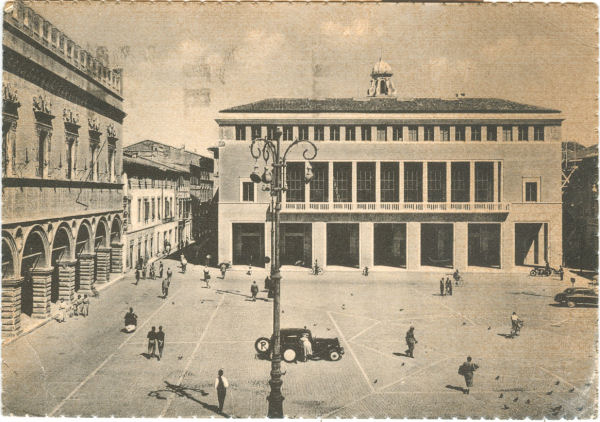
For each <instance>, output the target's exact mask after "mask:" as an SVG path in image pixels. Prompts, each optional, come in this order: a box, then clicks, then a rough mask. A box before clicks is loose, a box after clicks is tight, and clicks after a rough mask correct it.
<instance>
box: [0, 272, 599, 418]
mask: <svg viewBox="0 0 600 422" xmlns="http://www.w3.org/2000/svg"><path fill="white" fill-rule="evenodd" d="M168 265H170V266H172V267H174V266H175V265H176V263H175V262H169V263H168ZM214 274H215V275H216V271H214ZM215 275H213V283H212V286H211V287H212V288H211V289H207V288H204V283H202V282H201V281H200V277H201V268H200V267H196V266H191V269H188V273H187V274H185V275H183V274H181V273H179V272H176V273H175V275H174V280H173V283H172V284H171V292H170V296H169V298H168V299H162V298H161V297H160V294H161V293H160V282H159V281H158V280H155V281H150V280H142V281H141V282H140V284H139V285H138V286H135V285H134V284H133V283H132V281H133V280H132V277H131V276H128V277H126V278H125V279H124V280H122V281H119V282H117V283H116V284H114V285H112V286H110V287H108V288H107V289H105V290H103V291H102V292H101V297H100V299H97V300H96V299H94V300H93V302H92V304H91V308H90V316H89V317H88V318H87V319H83V318H79V319H71V320H69V321H68V322H67V323H65V324H58V323H56V322H51V323H49V324H47V325H45V326H43V327H41V328H39V329H38V330H36V331H35V332H33V333H31V334H29V335H27V336H24V337H22V338H20V339H18V340H17V341H14V342H13V343H11V344H9V345H7V346H5V347H3V350H2V352H3V356H2V357H3V366H2V374H3V394H2V402H3V413H4V414H5V415H8V414H14V415H25V414H29V415H40V416H41V415H53V416H57V415H67V416H77V415H82V416H111V415H114V416H120V417H126V416H140V417H141V416H147V417H157V416H166V417H176V416H182V417H192V416H198V417H211V416H218V415H217V413H216V404H217V399H216V392H215V390H214V385H213V384H214V379H215V377H216V373H217V370H218V369H219V368H223V369H224V370H225V375H226V376H227V378H228V379H229V381H230V388H229V390H228V392H227V400H226V403H225V409H224V411H225V413H226V415H229V416H236V417H247V416H253V417H264V416H265V415H266V410H267V401H266V396H267V395H268V390H269V386H268V378H269V370H270V363H269V362H268V361H266V360H261V359H258V358H257V356H256V355H255V351H254V341H255V340H256V339H257V338H258V337H261V336H268V335H270V332H271V327H272V302H271V301H270V300H269V301H267V300H258V301H257V302H252V301H250V300H249V294H250V284H251V281H252V280H253V279H256V280H257V282H259V284H260V285H262V280H263V279H264V271H261V270H255V271H254V273H253V275H252V276H248V275H246V274H245V272H243V271H232V272H230V273H228V274H227V276H226V279H225V280H220V279H219V278H215ZM283 275H284V281H283V285H282V309H283V311H282V312H283V313H282V327H303V326H307V327H308V328H310V329H311V330H312V332H313V335H315V336H317V337H339V339H340V341H341V343H342V346H343V347H344V348H345V351H346V353H345V355H344V357H343V358H342V359H341V360H340V361H338V362H329V361H325V360H323V361H310V362H307V363H290V364H285V365H284V366H285V370H286V374H285V376H284V377H283V395H284V396H285V401H284V411H285V413H286V415H288V416H290V417H299V416H303V417H325V418H334V417H343V418H349V417H354V416H356V417H359V418H367V417H378V418H383V417H388V416H389V417H394V418H402V417H408V418H425V417H446V418H450V417H468V416H470V417H499V418H524V417H527V416H529V417H532V418H542V417H547V418H557V419H558V418H561V417H565V418H573V417H575V416H578V417H580V418H591V417H593V416H594V415H596V413H597V400H596V397H597V371H596V357H597V326H596V321H597V309H596V308H575V309H568V308H562V307H556V306H553V304H552V301H553V295H554V294H555V293H556V292H558V291H560V290H562V289H564V288H565V287H567V286H566V284H567V283H566V282H562V283H561V282H560V281H559V280H557V279H548V278H530V277H529V276H527V275H525V274H501V273H488V274H482V273H478V274H476V273H471V274H466V276H465V277H466V280H467V285H466V286H464V287H458V288H455V290H454V295H453V296H451V297H441V296H439V288H438V282H437V281H438V280H439V277H440V276H441V273H407V272H397V273H377V272H374V273H372V274H371V275H370V276H369V277H363V276H361V275H360V272H335V273H333V272H330V273H326V274H324V275H321V276H318V277H315V276H312V275H310V274H309V273H308V270H307V271H300V272H298V271H288V272H284V274H283ZM259 296H260V297H261V298H262V299H264V298H265V297H266V293H265V292H261V293H260V295H259ZM129 306H133V308H134V310H135V312H136V313H137V314H138V316H139V324H140V325H139V327H138V331H137V332H136V333H134V334H125V333H122V332H121V331H120V330H121V328H122V322H123V316H124V314H125V312H126V310H127V308H128V307H129ZM513 310H514V311H516V312H517V313H518V314H519V316H520V317H521V318H523V319H524V321H525V327H524V329H523V331H522V335H521V336H520V337H518V338H515V339H509V338H506V334H508V333H509V332H510V323H509V317H510V314H511V313H512V311H513ZM153 325H154V326H158V325H162V326H163V327H164V330H165V331H166V346H165V355H164V357H163V359H162V360H161V361H160V362H158V361H157V360H156V359H153V360H147V359H146V358H145V357H144V356H143V355H142V353H144V352H145V350H146V339H145V337H146V333H147V331H148V330H149V329H150V327H151V326H153ZM410 325H413V326H414V327H415V336H416V338H417V340H418V344H417V346H416V350H415V358H414V359H410V358H407V357H405V356H404V355H403V354H404V350H405V349H406V344H405V341H404V335H405V333H406V331H407V329H408V327H409V326H410ZM467 355H470V356H472V357H473V359H474V361H475V362H476V363H477V364H479V366H480V369H479V370H478V371H477V372H476V373H475V381H474V388H472V390H471V394H470V395H465V394H462V392H461V391H459V390H460V388H462V387H463V386H464V380H463V379H462V377H461V376H459V375H458V374H457V369H458V366H459V365H460V364H461V363H462V362H463V361H464V360H465V358H466V356H467Z"/></svg>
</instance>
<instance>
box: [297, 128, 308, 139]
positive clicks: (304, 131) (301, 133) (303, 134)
mask: <svg viewBox="0 0 600 422" xmlns="http://www.w3.org/2000/svg"><path fill="white" fill-rule="evenodd" d="M298 139H300V140H302V141H306V140H308V125H300V126H298Z"/></svg>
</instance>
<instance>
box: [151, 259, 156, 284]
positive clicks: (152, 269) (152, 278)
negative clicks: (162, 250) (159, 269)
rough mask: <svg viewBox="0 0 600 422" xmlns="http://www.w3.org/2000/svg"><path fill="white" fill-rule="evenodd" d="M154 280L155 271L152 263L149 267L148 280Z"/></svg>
mask: <svg viewBox="0 0 600 422" xmlns="http://www.w3.org/2000/svg"><path fill="white" fill-rule="evenodd" d="M155 278H156V270H155V269H154V263H152V265H150V280H154V279H155Z"/></svg>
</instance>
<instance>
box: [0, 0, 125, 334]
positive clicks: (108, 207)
mask: <svg viewBox="0 0 600 422" xmlns="http://www.w3.org/2000/svg"><path fill="white" fill-rule="evenodd" d="M3 59H4V62H3V86H2V94H3V95H2V100H3V107H2V151H3V162H2V332H3V335H5V336H11V335H17V334H19V333H20V332H21V329H22V327H21V319H22V317H23V316H25V315H26V316H27V317H33V318H46V317H47V316H48V315H49V314H50V309H51V304H52V303H53V302H56V301H57V300H59V299H65V300H67V301H70V300H71V299H72V298H73V294H74V293H75V292H81V293H83V292H86V293H90V292H91V290H92V287H93V285H94V283H100V282H106V281H108V279H109V273H111V272H117V273H118V272H121V271H122V260H121V256H122V253H121V251H122V243H121V231H122V215H123V208H122V185H121V180H120V177H121V155H122V123H123V119H124V117H125V113H124V112H123V106H122V103H123V100H122V97H121V93H122V90H121V72H120V71H119V70H114V69H109V68H108V67H107V66H106V64H105V63H102V62H101V61H100V60H98V59H97V58H96V57H94V56H93V55H91V54H90V53H89V52H87V51H86V50H84V49H82V48H81V47H80V46H79V45H77V43H76V42H75V41H73V40H72V39H70V38H69V37H68V36H67V35H65V34H64V33H63V32H62V31H61V30H60V29H58V28H56V27H55V26H53V25H52V23H50V22H48V21H47V20H45V19H44V18H43V17H42V16H40V15H38V14H37V13H36V12H35V11H34V10H33V9H31V8H30V7H27V6H25V5H24V4H23V3H22V2H20V1H15V2H13V3H12V6H11V7H8V8H5V10H4V29H3Z"/></svg>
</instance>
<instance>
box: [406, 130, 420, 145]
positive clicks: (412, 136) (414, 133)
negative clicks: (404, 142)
mask: <svg viewBox="0 0 600 422" xmlns="http://www.w3.org/2000/svg"><path fill="white" fill-rule="evenodd" d="M408 140H409V141H411V142H417V141H418V140H419V128H418V127H417V126H409V127H408Z"/></svg>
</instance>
